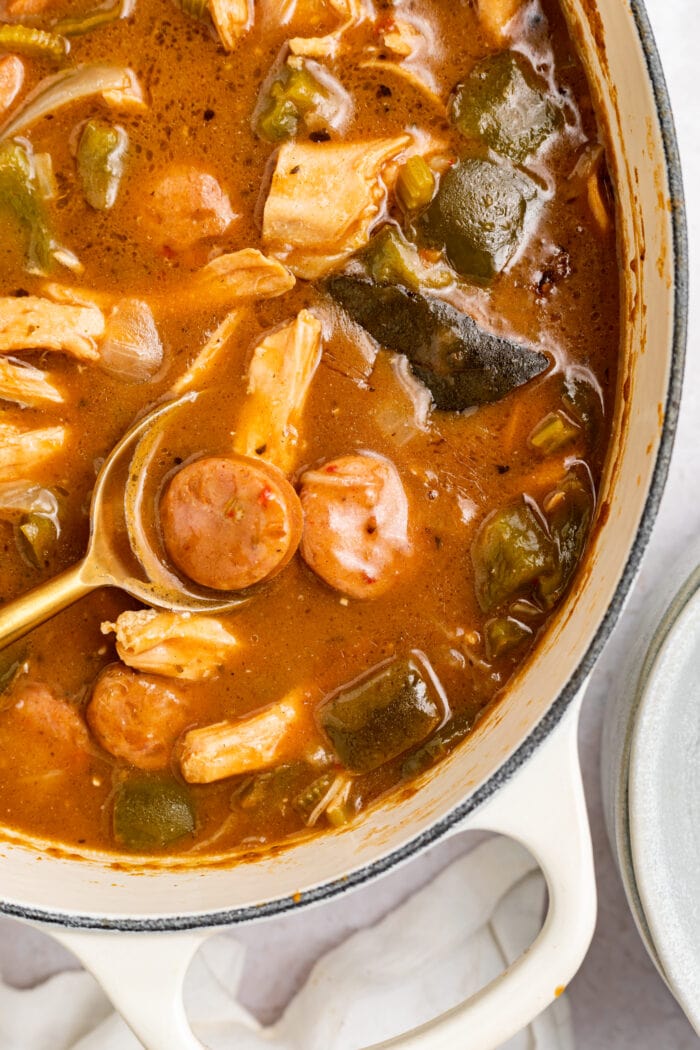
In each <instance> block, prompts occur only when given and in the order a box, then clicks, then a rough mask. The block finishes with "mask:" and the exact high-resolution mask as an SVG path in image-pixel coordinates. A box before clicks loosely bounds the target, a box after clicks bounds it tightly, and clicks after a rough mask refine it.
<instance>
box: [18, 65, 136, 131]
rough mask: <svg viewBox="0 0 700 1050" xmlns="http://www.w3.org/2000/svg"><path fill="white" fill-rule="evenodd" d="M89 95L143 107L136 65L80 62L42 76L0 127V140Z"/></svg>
mask: <svg viewBox="0 0 700 1050" xmlns="http://www.w3.org/2000/svg"><path fill="white" fill-rule="evenodd" d="M89 95H102V97H103V99H104V100H105V102H107V103H108V104H109V105H110V106H114V107H115V108H117V109H134V108H136V109H143V108H144V107H145V104H146V103H145V101H144V97H143V91H142V90H141V85H140V84H139V81H138V78H137V76H136V74H135V73H134V71H133V69H129V68H128V67H126V66H102V65H96V66H78V67H77V68H75V69H65V70H63V71H62V72H61V73H56V74H55V76H51V77H46V78H45V79H44V80H41V81H40V82H39V83H38V84H37V86H36V87H35V88H34V90H33V91H30V92H29V94H28V95H27V97H26V98H25V100H24V102H23V103H22V105H21V106H20V107H19V109H17V110H15V112H14V113H13V114H12V116H11V117H10V119H9V120H8V121H6V123H5V124H4V125H3V126H2V128H0V141H1V140H2V139H6V138H8V137H9V136H10V135H16V134H18V132H20V131H23V130H24V129H25V128H27V127H29V125H30V124H33V123H34V122H35V121H37V120H40V119H41V117H45V116H46V115H47V113H55V111H56V110H57V109H60V108H61V107H62V106H67V105H69V103H71V102H77V101H78V99H81V98H86V97H87V96H89Z"/></svg>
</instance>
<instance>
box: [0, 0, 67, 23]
mask: <svg viewBox="0 0 700 1050" xmlns="http://www.w3.org/2000/svg"><path fill="white" fill-rule="evenodd" d="M53 3H54V0H6V2H5V3H4V4H3V5H2V18H3V20H5V19H7V20H17V21H21V19H23V18H31V17H33V16H34V15H42V14H43V13H44V12H45V11H46V10H47V9H48V8H50V7H51V6H52V4H53Z"/></svg>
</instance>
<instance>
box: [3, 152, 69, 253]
mask: <svg viewBox="0 0 700 1050" xmlns="http://www.w3.org/2000/svg"><path fill="white" fill-rule="evenodd" d="M0 208H3V209H5V210H6V211H9V212H11V213H12V214H13V215H14V217H15V218H16V219H17V221H18V222H19V224H20V225H21V227H22V230H23V232H24V234H25V237H26V251H25V259H26V267H27V269H28V270H29V272H30V273H40V274H46V273H48V272H49V270H50V269H51V266H52V263H53V252H54V251H55V249H56V247H57V245H56V243H55V241H54V239H53V237H52V235H51V231H50V229H49V223H48V217H47V214H46V207H45V204H44V201H43V200H42V199H41V195H40V193H39V188H38V186H37V181H36V174H35V171H34V158H33V154H32V153H31V147H29V146H28V145H27V144H25V143H22V142H18V141H12V140H8V141H5V142H2V143H0Z"/></svg>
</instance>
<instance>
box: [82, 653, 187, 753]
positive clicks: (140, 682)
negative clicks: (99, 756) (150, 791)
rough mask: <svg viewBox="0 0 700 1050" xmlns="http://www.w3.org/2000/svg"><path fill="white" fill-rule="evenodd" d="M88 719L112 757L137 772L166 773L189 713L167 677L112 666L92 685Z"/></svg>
mask: <svg viewBox="0 0 700 1050" xmlns="http://www.w3.org/2000/svg"><path fill="white" fill-rule="evenodd" d="M86 717H87V720H88V724H89V726H90V729H91V730H92V732H93V733H94V735H95V737H96V739H97V740H98V742H99V743H100V744H101V745H102V747H103V748H104V749H105V751H109V753H110V754H111V755H114V757H115V758H123V759H125V761H127V762H130V763H131V765H132V766H136V767H137V768H138V769H164V768H165V767H166V766H167V765H168V763H169V762H170V754H171V751H172V749H173V745H174V744H175V741H176V740H177V738H178V737H179V735H180V733H181V732H182V731H183V729H184V728H185V726H186V725H187V724H188V723H189V722H191V721H192V712H191V710H190V708H189V704H188V703H187V702H186V700H185V697H184V694H183V693H182V692H180V691H179V690H178V689H176V688H173V686H171V685H170V684H169V683H167V682H166V681H165V679H163V678H159V677H158V676H157V675H149V674H139V673H138V672H136V671H130V670H129V669H128V668H126V667H124V666H123V665H122V664H111V665H110V666H109V667H107V668H106V669H105V670H104V671H103V672H102V674H101V675H100V677H99V678H98V679H97V681H96V683H95V686H94V688H93V691H92V696H91V697H90V702H89V703H88V706H87V711H86Z"/></svg>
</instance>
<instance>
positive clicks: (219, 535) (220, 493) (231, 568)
mask: <svg viewBox="0 0 700 1050" xmlns="http://www.w3.org/2000/svg"><path fill="white" fill-rule="evenodd" d="M160 514H161V527H162V532H163V542H164V544H165V549H166V550H167V552H168V555H169V557H170V558H171V559H172V561H173V563H174V564H175V566H176V567H177V568H178V569H179V570H180V571H181V572H183V573H184V574H185V575H186V576H188V577H189V578H190V579H191V580H194V581H195V582H196V583H200V584H202V585H203V586H205V587H212V588H214V589H215V590H219V591H237V590H241V589H242V588H244V587H250V586H251V585H252V584H254V583H260V581H262V580H266V579H269V577H271V576H274V575H275V574H276V573H278V572H279V571H280V569H282V568H283V567H284V566H285V565H286V564H287V562H288V561H289V560H290V558H291V557H292V556H293V554H294V552H295V551H296V549H297V547H298V546H299V541H300V540H301V530H302V514H301V505H300V503H299V497H298V496H297V494H296V492H295V491H294V489H293V488H292V486H291V485H290V484H289V482H288V481H287V479H286V478H285V476H284V475H283V474H282V473H281V472H280V471H279V470H277V468H276V467H273V466H271V465H270V464H268V463H263V462H256V461H255V460H252V459H248V458H247V457H246V456H231V457H223V456H208V457H206V458H204V459H198V460H196V461H195V462H194V463H190V464H188V466H186V467H183V468H182V470H180V471H178V473H177V474H176V475H175V477H174V478H173V479H172V481H171V482H170V484H169V485H168V488H167V490H166V492H165V495H164V497H163V499H162V501H161V507H160Z"/></svg>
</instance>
